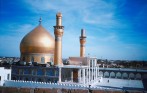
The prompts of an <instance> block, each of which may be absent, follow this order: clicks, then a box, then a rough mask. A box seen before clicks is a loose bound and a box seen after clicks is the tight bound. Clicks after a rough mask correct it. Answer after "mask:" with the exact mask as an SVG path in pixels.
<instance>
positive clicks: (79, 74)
mask: <svg viewBox="0 0 147 93" xmlns="http://www.w3.org/2000/svg"><path fill="white" fill-rule="evenodd" d="M78 82H79V83H81V69H79V70H78Z"/></svg>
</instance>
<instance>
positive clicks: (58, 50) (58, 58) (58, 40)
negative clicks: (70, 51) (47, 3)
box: [54, 13, 64, 66]
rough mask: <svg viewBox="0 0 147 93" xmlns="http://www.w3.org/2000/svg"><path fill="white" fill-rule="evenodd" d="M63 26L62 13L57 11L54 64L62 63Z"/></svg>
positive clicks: (59, 64)
mask: <svg viewBox="0 0 147 93" xmlns="http://www.w3.org/2000/svg"><path fill="white" fill-rule="evenodd" d="M63 29H64V26H62V14H61V13H57V15H56V26H54V34H55V51H54V65H57V66H61V65H62V36H63Z"/></svg>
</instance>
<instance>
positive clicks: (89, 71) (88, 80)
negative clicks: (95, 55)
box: [88, 65, 91, 83]
mask: <svg viewBox="0 0 147 93" xmlns="http://www.w3.org/2000/svg"><path fill="white" fill-rule="evenodd" d="M88 69H89V80H88V81H89V83H90V79H91V74H90V65H89V68H88Z"/></svg>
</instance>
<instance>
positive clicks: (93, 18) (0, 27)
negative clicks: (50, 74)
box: [0, 0, 147, 60]
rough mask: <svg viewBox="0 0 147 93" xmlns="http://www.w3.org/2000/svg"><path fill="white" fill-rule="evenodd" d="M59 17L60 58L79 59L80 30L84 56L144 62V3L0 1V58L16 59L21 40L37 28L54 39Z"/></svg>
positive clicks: (118, 0) (146, 22)
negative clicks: (61, 33)
mask: <svg viewBox="0 0 147 93" xmlns="http://www.w3.org/2000/svg"><path fill="white" fill-rule="evenodd" d="M57 12H62V14H63V25H64V26H65V29H64V36H63V58H68V57H69V56H79V49H80V47H79V46H80V44H79V36H80V30H81V29H82V28H84V29H85V30H86V34H87V42H86V55H88V54H90V56H96V57H97V58H103V59H104V58H105V59H125V60H147V0H13V1H12V0H0V56H18V57H19V55H20V51H19V44H20V41H21V39H22V38H23V37H24V36H25V35H26V34H27V33H28V32H30V31H31V30H32V29H34V28H35V27H36V26H37V25H38V20H39V18H40V16H41V17H42V20H43V22H42V25H43V26H44V27H45V28H46V29H47V30H48V31H49V32H50V33H51V34H52V35H53V36H54V33H53V31H54V29H53V26H54V25H55V22H56V21H55V15H56V13H57Z"/></svg>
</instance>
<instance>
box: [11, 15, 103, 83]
mask: <svg viewBox="0 0 147 93" xmlns="http://www.w3.org/2000/svg"><path fill="white" fill-rule="evenodd" d="M41 22H42V19H40V20H39V25H38V26H37V27H36V28H34V29H33V30H32V31H31V32H29V33H28V34H27V35H25V36H24V37H23V39H22V40H21V43H20V52H21V56H20V62H21V64H27V63H31V64H32V63H35V62H36V63H37V64H38V65H45V64H50V65H49V66H45V67H42V66H32V65H29V66H26V65H23V66H16V65H14V66H12V80H25V81H37V82H54V83H57V82H58V83H61V82H62V83H63V82H65V83H79V84H92V83H94V82H95V81H99V80H101V76H100V75H99V66H98V65H97V58H95V57H86V56H85V43H86V34H85V30H84V29H82V30H81V36H80V38H79V41H80V57H69V59H68V62H67V63H68V64H66V65H64V64H63V62H62V36H63V33H64V26H62V14H61V13H57V15H56V26H54V35H55V38H54V37H53V36H52V35H51V34H50V33H49V32H48V31H47V30H46V29H45V28H44V27H43V26H42V24H41Z"/></svg>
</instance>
